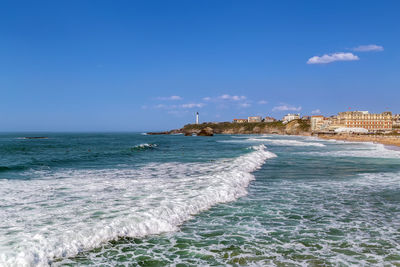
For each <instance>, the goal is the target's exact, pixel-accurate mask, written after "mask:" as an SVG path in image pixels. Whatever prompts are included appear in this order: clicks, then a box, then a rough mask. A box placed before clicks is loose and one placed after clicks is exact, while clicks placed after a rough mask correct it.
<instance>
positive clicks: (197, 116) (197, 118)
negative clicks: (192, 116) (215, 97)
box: [196, 112, 199, 124]
mask: <svg viewBox="0 0 400 267" xmlns="http://www.w3.org/2000/svg"><path fill="white" fill-rule="evenodd" d="M196 124H199V113H198V112H196Z"/></svg>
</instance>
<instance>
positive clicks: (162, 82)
mask: <svg viewBox="0 0 400 267" xmlns="http://www.w3.org/2000/svg"><path fill="white" fill-rule="evenodd" d="M398 14H400V2H399V1H224V0H220V1H207V0H206V1H188V0H182V1H173V0H171V1H151V0H150V1H98V0H97V1H94V0H93V1H89V0H87V1H77V0H76V1H2V2H1V3H0V38H1V39H0V95H1V96H0V131H145V130H164V129H171V128H178V127H181V126H182V125H184V124H186V123H190V122H193V121H194V113H195V112H196V111H198V112H200V120H201V121H230V120H232V119H233V118H245V117H247V116H250V115H262V116H273V117H276V118H281V117H282V116H283V115H284V114H285V113H288V112H300V113H301V114H302V115H311V114H312V113H315V114H317V113H321V114H323V115H332V114H336V113H337V112H339V111H344V110H348V109H349V108H351V109H352V110H369V111H371V112H382V111H385V110H391V111H393V112H394V113H400V104H399V103H400V52H399V51H400V49H399V47H400V46H399V41H400V16H399V15H398Z"/></svg>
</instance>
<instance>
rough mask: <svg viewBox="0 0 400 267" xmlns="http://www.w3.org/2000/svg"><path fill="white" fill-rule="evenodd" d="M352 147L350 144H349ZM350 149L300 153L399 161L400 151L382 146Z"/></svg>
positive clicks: (359, 144)
mask: <svg viewBox="0 0 400 267" xmlns="http://www.w3.org/2000/svg"><path fill="white" fill-rule="evenodd" d="M348 145H350V144H348ZM346 148H348V149H341V150H333V151H323V152H322V151H319V152H317V151H313V152H298V154H301V155H311V156H322V157H354V158H386V159H399V158H400V151H398V150H392V149H388V148H386V147H385V146H384V145H382V144H374V143H357V144H355V146H347V147H346Z"/></svg>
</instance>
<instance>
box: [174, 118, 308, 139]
mask: <svg viewBox="0 0 400 267" xmlns="http://www.w3.org/2000/svg"><path fill="white" fill-rule="evenodd" d="M204 129H207V131H209V132H211V130H212V132H213V134H293V135H311V131H310V125H309V122H307V121H302V120H295V121H292V122H290V123H288V124H283V123H282V122H271V123H268V122H257V123H230V122H221V123H203V124H188V125H185V126H184V127H183V128H182V129H181V131H182V132H183V133H184V134H185V135H188V136H189V135H193V134H196V135H199V133H200V132H201V131H202V130H204ZM210 129H211V130H210Z"/></svg>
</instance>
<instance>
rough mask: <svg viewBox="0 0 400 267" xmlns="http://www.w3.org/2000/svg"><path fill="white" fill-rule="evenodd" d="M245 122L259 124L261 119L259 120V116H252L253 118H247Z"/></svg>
mask: <svg viewBox="0 0 400 267" xmlns="http://www.w3.org/2000/svg"><path fill="white" fill-rule="evenodd" d="M247 121H248V122H261V121H262V118H261V116H253V117H248V118H247Z"/></svg>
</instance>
